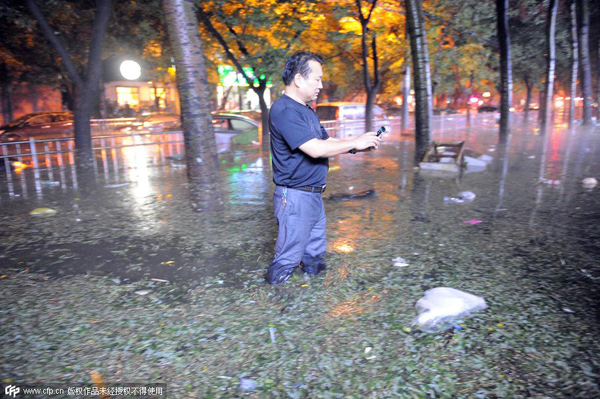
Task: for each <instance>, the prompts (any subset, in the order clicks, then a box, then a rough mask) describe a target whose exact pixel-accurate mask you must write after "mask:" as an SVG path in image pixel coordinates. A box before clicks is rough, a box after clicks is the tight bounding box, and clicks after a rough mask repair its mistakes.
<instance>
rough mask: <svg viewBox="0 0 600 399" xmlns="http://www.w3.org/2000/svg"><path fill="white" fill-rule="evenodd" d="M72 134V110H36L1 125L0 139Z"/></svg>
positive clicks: (13, 139)
mask: <svg viewBox="0 0 600 399" xmlns="http://www.w3.org/2000/svg"><path fill="white" fill-rule="evenodd" d="M70 136H73V114H71V113H70V112H35V113H31V114H27V115H24V116H22V117H20V118H18V119H16V120H15V121H14V122H12V123H10V124H8V125H6V126H1V127H0V141H4V142H6V141H22V140H28V139H29V138H30V137H35V138H40V139H46V138H60V137H70Z"/></svg>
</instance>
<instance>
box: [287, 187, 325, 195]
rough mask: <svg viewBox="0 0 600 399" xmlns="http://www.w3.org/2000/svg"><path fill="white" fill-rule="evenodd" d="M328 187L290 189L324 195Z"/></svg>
mask: <svg viewBox="0 0 600 399" xmlns="http://www.w3.org/2000/svg"><path fill="white" fill-rule="evenodd" d="M326 187H327V185H324V186H319V187H313V186H302V187H288V188H291V189H294V190H302V191H308V192H309V193H321V194H323V193H324V192H325V188H326Z"/></svg>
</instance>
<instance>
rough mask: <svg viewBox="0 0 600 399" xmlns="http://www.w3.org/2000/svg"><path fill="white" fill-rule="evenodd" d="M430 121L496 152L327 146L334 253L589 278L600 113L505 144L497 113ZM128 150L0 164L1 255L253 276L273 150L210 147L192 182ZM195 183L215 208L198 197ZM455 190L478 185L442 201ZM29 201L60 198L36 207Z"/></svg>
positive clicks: (172, 163)
mask: <svg viewBox="0 0 600 399" xmlns="http://www.w3.org/2000/svg"><path fill="white" fill-rule="evenodd" d="M434 137H435V139H436V140H438V141H442V142H443V141H460V140H466V141H467V148H469V149H471V150H474V151H477V152H479V153H481V154H487V155H488V156H491V157H492V158H493V161H492V162H491V164H489V165H488V166H487V169H486V170H485V171H482V172H476V173H464V174H462V175H461V176H428V175H427V174H425V173H420V172H418V171H416V170H414V169H413V165H412V158H413V149H414V141H413V139H412V137H411V136H407V135H401V134H400V132H398V131H392V132H391V133H390V134H388V135H387V137H385V142H384V145H383V147H382V148H381V149H380V150H379V151H376V152H372V153H363V154H355V155H343V156H338V157H335V158H333V159H332V160H331V164H330V165H331V171H330V174H329V181H328V188H327V192H326V193H325V195H324V197H325V204H326V210H327V214H328V241H329V251H328V252H329V259H330V261H329V264H330V266H332V267H337V266H339V265H340V264H350V265H352V264H362V265H369V267H371V268H378V267H380V266H381V267H384V266H385V267H389V264H390V262H391V259H393V258H396V257H398V256H401V257H403V258H405V259H407V260H408V263H409V265H410V264H412V263H416V262H417V261H418V262H419V263H420V264H427V265H429V266H426V267H424V268H421V269H420V270H419V271H418V272H417V271H415V273H420V276H421V277H422V278H421V280H422V281H423V282H422V284H423V288H427V287H428V286H434V285H436V284H439V283H440V282H447V281H448V280H449V279H450V280H453V279H454V280H456V281H463V282H464V281H468V280H469V279H477V278H482V276H485V275H486V273H492V274H493V275H494V276H496V275H497V276H501V275H502V264H503V262H516V261H519V262H522V264H523V267H522V268H521V270H522V273H523V275H522V277H524V278H528V277H531V276H532V275H535V278H536V279H540V280H543V281H548V282H550V284H556V287H565V289H566V290H567V291H568V292H570V293H571V294H576V293H577V292H580V291H582V290H583V292H597V284H598V282H599V281H600V266H599V264H598V259H599V256H600V244H599V242H600V241H598V236H599V234H600V233H599V229H598V228H597V222H598V221H599V220H600V211H599V210H600V207H599V206H598V205H600V198H599V196H598V193H599V191H598V190H600V188H597V189H592V190H589V189H584V188H583V187H582V185H581V180H582V179H583V178H585V177H596V178H600V161H599V160H600V156H599V155H600V154H598V152H600V149H599V148H598V130H597V129H596V131H594V130H593V129H584V128H581V127H578V128H575V129H572V130H569V129H568V128H567V127H566V126H565V125H564V124H562V122H559V123H557V124H556V126H554V129H553V131H552V132H551V134H548V135H547V136H545V137H543V136H540V135H539V134H538V131H537V129H536V127H535V124H534V123H533V122H529V124H527V125H526V124H524V123H523V121H522V120H517V121H516V122H515V126H514V128H513V133H512V136H511V140H510V142H509V144H508V146H499V145H497V127H496V125H495V121H494V118H493V115H477V116H474V121H473V122H472V127H471V129H466V128H465V126H464V118H463V119H461V117H460V116H452V117H446V118H444V119H440V118H438V119H437V120H436V123H434ZM170 150H172V149H170ZM127 151H128V154H125V153H124V154H122V155H123V156H122V157H121V158H118V154H115V152H114V151H113V152H112V154H111V152H110V151H109V153H108V154H107V153H104V154H103V155H102V156H99V158H98V164H97V168H96V169H95V170H94V171H93V172H90V173H88V174H87V175H83V174H81V173H80V172H79V171H77V170H75V169H73V168H71V167H70V166H68V165H67V166H65V167H64V168H56V169H54V170H52V171H42V173H41V177H40V176H36V175H35V173H34V171H32V170H30V169H24V170H22V171H20V172H18V173H16V174H13V175H12V176H11V177H12V179H11V181H10V182H9V181H8V180H7V179H6V176H5V175H3V176H4V177H3V178H2V180H1V181H0V200H1V202H0V208H1V209H2V216H1V220H2V231H1V232H0V235H1V240H0V254H1V255H0V265H1V267H2V268H12V269H30V270H38V271H44V272H46V273H49V274H50V275H52V276H63V275H71V274H78V273H94V274H103V275H110V276H111V277H113V278H115V279H119V281H124V282H126V281H131V280H137V279H141V278H155V279H161V280H168V281H171V282H176V283H179V284H183V285H186V286H194V285H197V284H214V285H221V284H223V285H239V286H249V285H252V284H259V283H262V275H263V272H264V268H265V267H266V266H267V264H268V262H269V261H270V259H271V257H272V256H273V246H274V238H275V236H276V225H275V221H274V219H273V216H272V205H271V193H272V190H273V183H272V180H271V171H270V166H269V157H268V154H265V153H262V152H261V151H260V150H259V149H257V148H242V149H236V150H234V151H233V152H228V153H224V154H220V162H221V171H220V182H219V184H218V185H217V186H216V187H212V188H210V189H208V190H207V189H206V188H203V187H192V186H191V185H190V183H188V181H187V177H186V173H185V168H184V167H183V165H182V164H181V162H180V161H178V160H177V159H176V158H177V157H173V158H171V157H170V156H166V157H162V158H161V159H159V160H158V161H157V157H156V156H153V155H152V151H149V150H148V149H147V148H135V147H134V148H133V149H131V148H130V149H128V150H127ZM162 153H163V152H162V151H161V154H162ZM165 153H167V154H168V151H165ZM172 155H173V154H172ZM111 156H112V157H114V159H113V158H111ZM103 157H104V158H103ZM117 158H118V159H117ZM159 158H160V157H159ZM115 165H117V166H116V167H115ZM50 175H51V176H52V178H53V179H54V180H45V179H46V178H48V176H50ZM49 181H56V182H58V183H49ZM540 182H543V183H540ZM9 183H10V184H9ZM198 190H200V191H202V192H203V195H202V196H201V198H202V201H214V202H215V203H217V204H219V205H220V210H217V211H214V212H198V211H197V210H196V208H197V206H195V205H197V201H198V196H197V195H194V193H197V192H198ZM462 191H471V192H473V193H475V194H476V198H475V200H474V201H472V202H469V203H462V204H446V203H444V197H447V196H450V197H454V196H457V195H458V193H459V192H462ZM366 192H368V193H369V195H360V194H361V193H366ZM356 194H359V195H356ZM344 196H346V197H345V198H344ZM330 197H331V198H332V199H331V200H329V198H330ZM334 199H336V200H334ZM340 199H345V200H340ZM37 207H49V208H52V209H55V210H57V212H58V213H57V214H56V215H55V216H51V217H34V216H31V215H30V214H29V212H30V211H31V210H32V209H34V208H37ZM216 209H219V207H216ZM474 221H475V222H474ZM465 222H471V223H473V224H466V223H465ZM423 259H426V260H427V261H425V262H424V261H423ZM467 260H468V262H467ZM463 263H468V264H469V265H470V266H469V267H468V268H467V267H464V268H461V264H463ZM473 265H476V266H473ZM409 267H410V266H409ZM512 277H514V276H512Z"/></svg>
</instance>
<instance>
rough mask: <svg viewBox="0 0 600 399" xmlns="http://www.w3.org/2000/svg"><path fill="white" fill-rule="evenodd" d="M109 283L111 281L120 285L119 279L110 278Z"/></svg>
mask: <svg viewBox="0 0 600 399" xmlns="http://www.w3.org/2000/svg"><path fill="white" fill-rule="evenodd" d="M110 281H112V282H113V283H115V284H116V285H120V284H121V279H120V278H111V279H110Z"/></svg>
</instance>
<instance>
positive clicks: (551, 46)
mask: <svg viewBox="0 0 600 399" xmlns="http://www.w3.org/2000/svg"><path fill="white" fill-rule="evenodd" d="M557 11H558V1H557V0H550V3H549V4H548V25H547V39H546V40H547V44H548V48H547V52H548V59H547V64H546V85H545V86H544V93H545V94H544V110H543V112H544V114H543V115H542V123H541V127H540V133H541V134H545V133H546V129H547V128H548V126H550V123H551V122H550V121H551V119H552V99H553V98H554V95H553V94H554V68H555V65H556V12H557Z"/></svg>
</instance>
